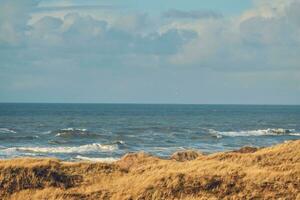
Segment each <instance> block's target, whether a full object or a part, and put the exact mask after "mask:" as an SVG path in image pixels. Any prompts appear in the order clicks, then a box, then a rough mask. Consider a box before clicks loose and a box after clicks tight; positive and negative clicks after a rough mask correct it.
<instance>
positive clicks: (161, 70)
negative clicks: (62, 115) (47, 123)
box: [0, 0, 300, 104]
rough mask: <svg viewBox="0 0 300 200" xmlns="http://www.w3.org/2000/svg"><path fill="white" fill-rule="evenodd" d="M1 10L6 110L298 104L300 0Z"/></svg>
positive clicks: (86, 3) (95, 0) (48, 3)
mask: <svg viewBox="0 0 300 200" xmlns="http://www.w3.org/2000/svg"><path fill="white" fill-rule="evenodd" d="M0 4H1V7H0V102H80V103H89V102H91V103H101V102H106V103H199V104H203V103H204V104H209V103H212V104H216V103H221V104H223V103H224V104H299V103H300V81H299V80H300V65H299V63H300V57H299V55H300V40H299V38H300V37H299V35H300V0H284V1H283V0H248V1H247V0H245V1H240V0H226V1H225V0H210V1H206V0H203V1H199V0H186V1H182V0H163V1H158V0H154V1H140V0H139V1H138V0H127V1H123V0H122V1H121V0H110V1H108V0H42V1H36V0H0Z"/></svg>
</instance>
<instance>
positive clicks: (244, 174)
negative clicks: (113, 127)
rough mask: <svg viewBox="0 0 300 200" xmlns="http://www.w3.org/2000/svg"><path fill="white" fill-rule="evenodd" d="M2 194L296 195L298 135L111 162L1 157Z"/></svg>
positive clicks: (299, 167) (88, 196)
mask: <svg viewBox="0 0 300 200" xmlns="http://www.w3.org/2000/svg"><path fill="white" fill-rule="evenodd" d="M0 197H1V199H38V200H40V199H64V200H67V199H74V200H75V199H116V200H119V199H127V200H129V199H145V200H146V199H186V200H192V199H300V140H297V141H290V142H286V143H284V144H280V145H277V146H274V147H268V148H262V149H254V148H243V149H241V150H240V151H234V152H223V153H217V154H212V155H202V154H201V153H197V152H181V153H177V154H174V155H173V156H172V158H171V159H170V160H163V159H160V158H156V157H153V156H150V155H147V154H144V153H136V154H127V155H125V156H124V157H123V158H122V159H121V160H119V161H117V162H115V163H111V164H108V163H106V164H105V163H87V162H85V163H84V162H78V163H70V162H62V161H59V160H56V159H30V158H21V159H13V160H2V161H0Z"/></svg>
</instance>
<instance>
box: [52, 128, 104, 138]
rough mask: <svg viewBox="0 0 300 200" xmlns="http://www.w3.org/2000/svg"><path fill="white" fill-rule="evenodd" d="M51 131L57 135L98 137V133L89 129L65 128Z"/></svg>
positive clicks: (65, 136)
mask: <svg viewBox="0 0 300 200" xmlns="http://www.w3.org/2000/svg"><path fill="white" fill-rule="evenodd" d="M51 133H55V137H64V138H67V137H96V136H98V135H97V134H94V133H90V132H89V131H88V130H87V129H81V128H64V129H60V130H58V131H53V132H51Z"/></svg>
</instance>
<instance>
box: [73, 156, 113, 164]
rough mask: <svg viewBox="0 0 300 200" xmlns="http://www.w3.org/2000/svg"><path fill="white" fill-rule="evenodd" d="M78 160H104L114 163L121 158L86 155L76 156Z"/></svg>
mask: <svg viewBox="0 0 300 200" xmlns="http://www.w3.org/2000/svg"><path fill="white" fill-rule="evenodd" d="M76 159H77V160H82V161H89V162H102V163H113V162H115V161H118V160H119V158H114V157H109V158H91V157H85V156H76Z"/></svg>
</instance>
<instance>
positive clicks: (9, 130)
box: [0, 128, 17, 133]
mask: <svg viewBox="0 0 300 200" xmlns="http://www.w3.org/2000/svg"><path fill="white" fill-rule="evenodd" d="M0 133H17V132H16V131H14V130H11V129H9V128H0Z"/></svg>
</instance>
